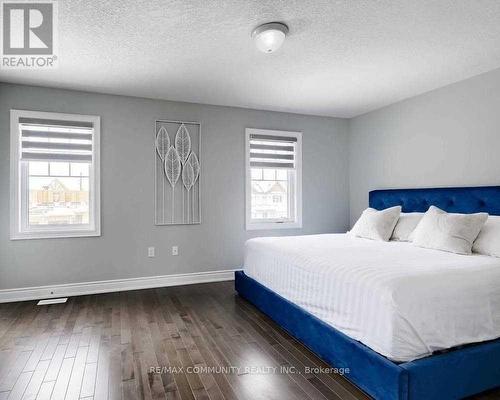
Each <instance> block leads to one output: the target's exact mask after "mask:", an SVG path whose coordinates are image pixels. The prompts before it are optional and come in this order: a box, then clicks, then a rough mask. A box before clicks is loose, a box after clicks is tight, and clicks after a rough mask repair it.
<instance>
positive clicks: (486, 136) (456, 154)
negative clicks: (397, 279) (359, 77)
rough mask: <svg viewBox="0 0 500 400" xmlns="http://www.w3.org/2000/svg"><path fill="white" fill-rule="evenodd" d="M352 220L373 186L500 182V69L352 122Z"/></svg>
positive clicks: (350, 137) (350, 184) (465, 184)
mask: <svg viewBox="0 0 500 400" xmlns="http://www.w3.org/2000/svg"><path fill="white" fill-rule="evenodd" d="M349 131H350V133H349V173H350V180H349V186H350V203H349V204H350V214H351V224H352V223H354V222H355V221H356V219H357V218H358V217H359V215H360V213H361V211H362V210H363V209H364V208H366V207H367V205H368V192H369V191H370V190H372V189H382V188H405V187H430V186H454V185H464V186H467V185H499V184H500V69H498V70H495V71H492V72H489V73H486V74H483V75H480V76H477V77H474V78H471V79H468V80H465V81H462V82H459V83H456V84H453V85H450V86H446V87H444V88H441V89H438V90H435V91H432V92H429V93H426V94H423V95H421V96H417V97H413V98H411V99H409V100H405V101H402V102H399V103H396V104H394V105H391V106H388V107H385V108H383V109H380V110H377V111H373V112H371V113H368V114H365V115H362V116H359V117H356V118H354V119H351V120H350V121H349Z"/></svg>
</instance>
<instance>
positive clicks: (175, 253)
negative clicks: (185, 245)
mask: <svg viewBox="0 0 500 400" xmlns="http://www.w3.org/2000/svg"><path fill="white" fill-rule="evenodd" d="M172 255H173V256H178V255H179V246H172Z"/></svg>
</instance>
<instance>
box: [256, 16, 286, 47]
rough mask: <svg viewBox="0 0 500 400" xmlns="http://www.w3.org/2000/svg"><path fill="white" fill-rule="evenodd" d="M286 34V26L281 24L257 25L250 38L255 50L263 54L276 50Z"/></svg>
mask: <svg viewBox="0 0 500 400" xmlns="http://www.w3.org/2000/svg"><path fill="white" fill-rule="evenodd" d="M287 33H288V26H286V25H285V24H283V23H281V22H269V23H267V24H263V25H259V26H258V27H257V28H255V29H254V30H253V32H252V38H253V40H254V41H255V45H256V46H257V48H258V49H259V50H260V51H262V52H264V53H273V52H275V51H276V50H278V49H279V48H280V47H281V45H282V44H283V42H284V41H285V37H286V35H287Z"/></svg>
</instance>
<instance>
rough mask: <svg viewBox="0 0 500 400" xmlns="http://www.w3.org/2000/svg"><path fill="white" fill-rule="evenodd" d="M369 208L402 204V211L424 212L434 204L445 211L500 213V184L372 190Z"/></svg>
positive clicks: (379, 208) (380, 208)
mask: <svg viewBox="0 0 500 400" xmlns="http://www.w3.org/2000/svg"><path fill="white" fill-rule="evenodd" d="M369 203H370V207H372V208H375V209H377V210H382V209H384V208H388V207H393V206H398V205H400V206H402V207H403V212H425V211H427V209H428V208H429V206H431V205H433V206H436V207H439V208H440V209H442V210H445V211H448V212H457V213H465V214H469V213H474V212H487V213H489V214H491V215H500V186H478V187H452V188H429V189H387V190H373V191H371V192H370V194H369Z"/></svg>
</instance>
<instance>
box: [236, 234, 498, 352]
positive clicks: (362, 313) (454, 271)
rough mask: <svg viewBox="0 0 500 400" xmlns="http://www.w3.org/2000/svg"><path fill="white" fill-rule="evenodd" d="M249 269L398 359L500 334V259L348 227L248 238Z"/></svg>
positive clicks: (340, 327)
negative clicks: (360, 234) (373, 237)
mask: <svg viewBox="0 0 500 400" xmlns="http://www.w3.org/2000/svg"><path fill="white" fill-rule="evenodd" d="M244 271H245V273H246V275H248V276H249V277H251V278H253V279H255V280H257V281H258V282H260V283H261V284H263V285H264V286H266V287H268V288H269V289H271V290H273V291H274V292H276V293H278V294H280V295H281V296H283V297H284V298H286V299H287V300H290V301H292V302H293V303H295V304H297V305H299V306H300V307H302V308H303V309H305V310H307V311H309V312H310V313H312V314H313V315H315V316H317V317H318V318H320V319H321V320H323V321H325V322H326V323H328V324H330V325H332V326H333V327H335V328H336V329H338V330H340V331H341V332H343V333H345V334H347V335H348V336H350V337H351V338H354V339H356V340H359V341H361V342H362V343H364V344H366V345H367V346H369V347H371V348H372V349H373V350H375V351H377V352H379V353H380V354H382V355H384V356H386V357H388V358H390V359H392V360H395V361H410V360H413V359H416V358H420V357H424V356H426V355H429V354H431V353H432V352H434V351H436V350H441V349H447V348H451V347H454V346H458V345H462V344H466V343H473V342H480V341H484V340H491V339H495V338H498V337H500V258H494V257H488V256H481V255H470V256H464V255H457V254H452V253H446V252H443V251H438V250H428V249H422V248H418V247H415V246H413V245H412V244H410V243H400V242H376V241H370V240H366V239H359V238H353V237H350V236H348V235H346V234H330V235H310V236H292V237H275V238H271V237H268V238H256V239H251V240H248V241H247V243H246V248H245V264H244Z"/></svg>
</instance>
